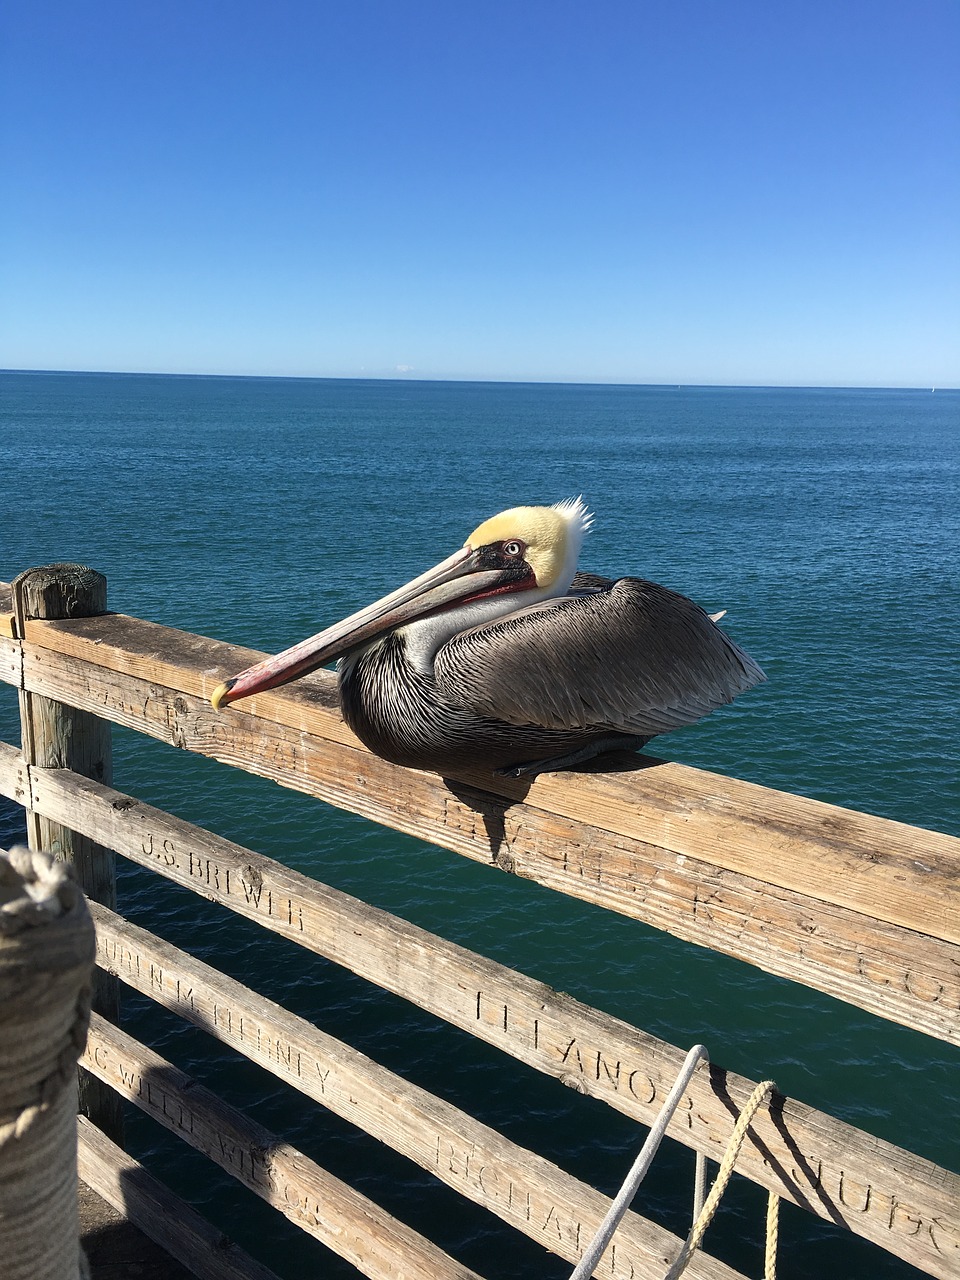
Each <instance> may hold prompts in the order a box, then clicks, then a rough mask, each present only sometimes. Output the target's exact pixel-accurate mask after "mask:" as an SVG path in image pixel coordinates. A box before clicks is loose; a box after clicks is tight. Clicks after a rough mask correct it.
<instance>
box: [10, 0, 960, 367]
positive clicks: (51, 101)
mask: <svg viewBox="0 0 960 1280" xmlns="http://www.w3.org/2000/svg"><path fill="white" fill-rule="evenodd" d="M0 22H2V27H0V184H2V187H3V189H4V190H3V195H2V199H0V366H2V367H6V368H28V369H78V370H79V369H91V370H93V369H98V370H101V369H102V370H117V371H156V372H177V373H219V374H257V375H294V376H323V377H394V378H395V377H400V378H417V379H419V378H443V379H448V378H453V379H497V380H523V381H527V380H529V381H574V382H608V381H612V382H637V383H684V384H688V383H702V384H749V385H777V384H787V385H822V386H832V385H847V386H941V387H943V386H957V385H960V73H958V67H960V5H958V4H957V0H909V3H908V2H907V0H898V2H894V0H862V2H861V0H802V2H801V0H793V3H783V2H781V0H763V2H760V0H757V2H754V0H657V2H656V3H653V2H652V0H589V3H585V2H584V3H582V2H579V0H510V2H509V3H503V2H501V0H483V3H477V2H476V0H436V2H428V0H408V2H407V3H403V4H401V3H399V0H396V2H391V3H388V2H386V0H339V3H336V4H334V3H329V2H324V0H270V2H269V3H267V2H266V0H263V2H261V3H250V2H246V3H245V2H244V0H229V2H227V0H189V2H183V0H164V2H163V3H162V4H161V3H159V2H157V0H153V2H146V3H141V2H139V0H138V2H137V3H130V0H120V2H114V0H102V2H88V3H84V2H83V0H71V2H70V3H66V2H60V3H58V2H47V0H9V3H8V4H7V5H6V6H5V9H4V15H3V18H2V19H0Z"/></svg>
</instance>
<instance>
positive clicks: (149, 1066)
mask: <svg viewBox="0 0 960 1280" xmlns="http://www.w3.org/2000/svg"><path fill="white" fill-rule="evenodd" d="M81 1061H82V1062H83V1064H84V1066H86V1067H87V1069H88V1070H89V1071H90V1072H92V1073H93V1074H94V1075H96V1076H97V1077H98V1078H99V1079H100V1080H103V1081H104V1083H106V1084H109V1085H110V1086H111V1087H112V1088H113V1089H116V1091H117V1092H118V1093H119V1094H120V1096H121V1097H124V1098H127V1099H128V1100H129V1101H131V1102H133V1103H135V1104H136V1105H137V1106H138V1107H139V1108H140V1110H141V1111H144V1112H145V1113H146V1114H147V1115H149V1116H152V1117H153V1119H154V1120H157V1121H159V1123H160V1124H161V1125H163V1126H164V1128H166V1129H169V1130H170V1131H171V1132H172V1133H175V1134H177V1135H178V1136H179V1137H181V1138H183V1139H184V1141H186V1142H187V1143H189V1145H190V1146H192V1147H194V1148H196V1150H197V1151H200V1152H202V1153H203V1154H204V1155H206V1156H209V1157H210V1159H211V1160H213V1162H214V1163H215V1164H218V1165H220V1167H221V1168H222V1169H225V1170H226V1171H227V1173H229V1174H231V1175H232V1176H233V1177H234V1178H236V1179H237V1181H238V1182H241V1183H243V1185H244V1186H246V1187H249V1188H250V1190H251V1191H255V1192H256V1194H257V1195H258V1196H260V1198H261V1199H263V1200H265V1201H266V1202H267V1203H268V1204H270V1205H272V1206H273V1207H274V1208H275V1209H278V1210H279V1211H280V1212H281V1213H282V1214H283V1215H284V1217H286V1218H289V1220H290V1221H291V1222H293V1223H295V1224H296V1225H297V1226H298V1227H301V1228H302V1229H303V1230H304V1231H306V1232H307V1234H308V1235H311V1236H313V1237H314V1238H315V1239H317V1240H319V1241H321V1242H322V1243H323V1244H325V1245H326V1246H327V1247H328V1248H330V1249H332V1250H333V1252H334V1253H337V1254H339V1255H340V1257H342V1258H346V1259H347V1260H348V1261H349V1262H351V1263H352V1264H353V1265H354V1266H355V1267H356V1268H357V1270H358V1271H361V1272H362V1273H363V1274H364V1275H367V1276H370V1277H372V1278H373V1280H398V1277H400V1276H402V1277H404V1280H439V1278H441V1277H442V1278H443V1280H479V1277H478V1276H477V1274H476V1273H475V1272H474V1271H471V1270H470V1268H469V1267H465V1266H463V1265H462V1264H461V1263H458V1262H457V1261H455V1259H453V1258H451V1257H449V1256H448V1255H447V1254H445V1253H444V1252H443V1251H442V1250H440V1249H438V1248H437V1247H436V1245H434V1244H431V1242H430V1241H429V1240H426V1239H425V1238H424V1237H423V1236H421V1235H419V1234H418V1233H417V1232H415V1231H412V1230H411V1229H410V1228H409V1227H407V1226H406V1225H405V1224H404V1223H402V1222H399V1221H398V1220H397V1219H396V1218H394V1217H392V1216H391V1215H390V1214H389V1213H387V1212H386V1211H385V1210H383V1209H381V1208H380V1206H379V1205H377V1204H374V1202H373V1201H372V1200H370V1199H368V1198H367V1197H366V1196H364V1195H361V1194H360V1192H358V1191H355V1190H354V1189H353V1188H352V1187H350V1186H348V1185H347V1184H346V1183H345V1182H341V1181H340V1179H339V1178H335V1177H334V1176H333V1175H332V1174H330V1173H328V1172H327V1171H326V1169H323V1168H321V1166H320V1165H318V1164H317V1163H316V1162H315V1161H313V1160H310V1159H309V1158H308V1157H307V1156H305V1155H303V1154H302V1152H300V1151H298V1150H297V1149H296V1148H295V1147H292V1146H290V1145H289V1143H286V1142H283V1141H282V1140H281V1139H279V1138H278V1137H276V1135H275V1134H273V1133H271V1132H270V1131H269V1130H268V1129H265V1128H264V1127H263V1126H262V1125H260V1124H257V1123H256V1121H254V1120H250V1119H249V1118H248V1117H246V1116H245V1115H243V1114H242V1113H241V1112H239V1111H237V1110H236V1109H235V1108H233V1107H231V1106H229V1105H228V1104H227V1103H225V1102H223V1101H221V1099H220V1098H218V1097H217V1096H216V1095H215V1094H213V1093H211V1092H210V1091H209V1090H208V1089H205V1088H204V1087H203V1086H202V1085H199V1084H197V1082H196V1081H195V1080H193V1079H192V1078H191V1077H190V1076H188V1075H187V1074H186V1073H185V1072H183V1071H180V1070H179V1069H178V1068H177V1067H174V1066H173V1065H172V1064H171V1063H169V1062H167V1061H166V1059H164V1058H161V1057H160V1055H159V1054H157V1053H154V1052H153V1051H152V1050H151V1049H148V1048H146V1047H145V1046H144V1045H141V1044H138V1043H137V1041H136V1040H134V1039H133V1038H132V1037H131V1036H128V1035H127V1034H126V1033H125V1032H123V1031H121V1030H119V1028H117V1027H114V1026H113V1025H112V1024H111V1023H109V1022H107V1021H106V1020H105V1019H103V1018H101V1017H99V1016H98V1015H96V1014H94V1016H93V1018H92V1020H91V1024H90V1037H89V1040H88V1042H87V1047H86V1049H85V1050H84V1054H83V1057H82V1058H81Z"/></svg>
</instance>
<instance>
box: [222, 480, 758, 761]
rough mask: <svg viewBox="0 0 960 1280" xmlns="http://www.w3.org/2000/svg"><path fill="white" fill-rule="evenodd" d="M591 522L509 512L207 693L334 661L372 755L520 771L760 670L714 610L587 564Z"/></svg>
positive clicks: (353, 721) (728, 690)
mask: <svg viewBox="0 0 960 1280" xmlns="http://www.w3.org/2000/svg"><path fill="white" fill-rule="evenodd" d="M592 519H593V517H592V516H591V514H590V513H589V512H588V511H587V508H586V507H585V506H584V504H583V501H582V499H581V498H574V499H567V500H565V501H563V502H558V503H556V504H555V505H554V506H552V507H514V508H512V509H511V510H509V511H503V512H501V513H500V515H496V516H493V517H492V518H491V519H489V520H485V521H484V523H483V524H481V525H480V526H479V528H477V529H475V530H474V531H473V533H471V535H470V537H469V538H468V539H467V540H466V542H465V543H464V545H463V547H462V548H461V549H460V550H459V551H456V552H455V553H454V554H453V555H452V556H449V557H448V558H447V559H446V560H442V561H441V562H440V564H438V565H436V566H435V567H434V568H433V569H428V570H427V572H426V573H423V574H421V575H420V576H419V577H417V578H414V579H413V580H412V581H411V582H408V583H407V584H406V586H403V587H400V588H399V589H398V590H396V591H393V592H391V593H390V594H389V595H386V596H384V597H383V598H382V599H381V600H377V601H376V602H375V603H374V604H371V605H368V606H367V607H366V608H365V609H361V610H360V611H359V612H358V613H354V614H351V615H350V617H348V618H345V619H344V620H343V621H342V622H338V623H335V624H334V625H333V626H332V627H328V628H327V629H326V630H325V631H321V632H319V633H318V634H317V635H315V636H311V637H310V639H308V640H304V641H302V642H301V643H300V644H297V645H294V646H293V648H291V649H287V650H286V651H285V652H283V653H281V654H279V655H278V656H277V657H275V658H267V659H265V660H264V661H262V662H258V663H257V664H256V666H253V667H249V668H248V669H247V670H246V671H243V672H241V673H240V675H238V676H235V677H234V678H233V679H232V680H227V681H225V682H224V683H223V684H221V685H220V686H219V687H218V688H217V690H216V691H215V692H214V694H213V697H212V699H211V701H212V702H213V705H214V707H215V708H216V709H217V710H219V709H220V708H221V707H225V706H226V705H228V704H229V703H231V702H236V701H237V700H238V699H239V698H247V697H249V696H250V695H251V694H254V693H259V692H261V691H262V690H265V689H272V688H275V687H276V686H278V685H282V684H286V683H287V682H288V681H290V680H295V679H296V678H297V677H298V676H302V675H305V674H306V673H307V672H310V671H314V670H316V669H317V668H318V667H321V666H324V665H325V664H327V663H329V662H332V661H333V659H334V658H338V659H339V664H338V675H339V690H340V702H341V706H342V709H343V715H344V718H345V720H346V721H347V724H348V725H349V726H350V728H351V729H352V730H353V731H354V733H356V735H357V737H358V738H360V739H361V741H363V742H364V743H365V744H366V745H367V746H368V747H369V748H370V750H371V751H373V752H375V753H376V754H377V755H379V756H382V757H384V758H385V759H387V760H392V761H393V762H394V763H395V764H400V765H407V766H410V767H413V768H417V769H431V770H435V771H436V772H437V773H441V774H446V773H456V772H460V771H462V770H464V769H470V768H480V769H483V770H491V771H493V772H497V773H502V774H514V775H518V776H519V775H520V774H524V773H525V774H531V775H532V774H536V773H540V772H543V771H544V770H547V769H551V770H552V769H558V768H565V767H569V766H571V765H576V764H580V763H582V762H583V761H585V760H589V759H590V758H591V757H593V756H596V755H599V754H600V753H602V752H606V751H611V750H615V749H618V748H619V749H623V748H627V749H637V748H639V747H642V746H644V745H645V744H646V743H647V742H649V741H650V739H651V738H652V737H655V736H656V735H657V734H661V733H668V732H669V731H670V730H671V729H678V728H680V726H681V725H686V724H692V723H693V722H694V721H696V720H699V719H701V718H702V717H703V716H706V715H708V714H709V713H710V712H711V711H714V710H716V709H717V708H718V707H721V706H723V705H724V704H725V703H728V702H731V701H732V700H733V699H734V698H735V697H736V696H737V695H738V694H740V693H743V692H745V691H746V690H747V689H750V688H752V687H753V686H754V685H756V684H758V683H759V682H760V681H761V680H763V679H764V678H765V677H764V674H763V672H762V671H761V670H760V668H759V667H758V666H757V664H756V663H755V662H754V661H753V659H752V658H751V657H749V656H748V655H747V654H746V653H744V651H743V650H742V649H741V648H740V647H739V646H738V645H736V644H734V642H733V641H732V640H731V639H730V638H729V636H727V635H726V634H725V633H724V632H723V631H721V630H720V628H719V627H718V626H717V625H716V623H715V621H714V619H715V618H719V617H721V616H722V615H721V614H715V615H713V617H711V616H709V615H708V614H706V613H705V612H704V611H703V609H701V608H700V606H699V605H696V604H694V603H693V601H692V600H688V599H687V598H686V596H682V595H678V594H677V593H676V592H674V591H669V590H668V589H667V588H666V587H661V586H658V585H657V584H656V583H655V582H646V581H644V580H643V579H642V578H619V579H618V580H616V581H612V580H610V579H608V578H600V577H597V576H595V575H593V574H587V573H578V572H577V560H578V557H579V554H580V548H581V545H582V543H583V539H584V536H585V535H586V533H587V531H588V530H589V528H590V525H591V523H592Z"/></svg>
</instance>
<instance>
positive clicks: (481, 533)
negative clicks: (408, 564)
mask: <svg viewBox="0 0 960 1280" xmlns="http://www.w3.org/2000/svg"><path fill="white" fill-rule="evenodd" d="M592 520H593V517H592V516H591V514H590V513H589V512H588V510H587V508H586V507H585V506H584V503H583V500H582V499H581V498H568V499H566V500H565V501H563V502H558V503H556V504H555V505H554V506H552V507H512V508H511V509H510V510H509V511H501V512H500V514H499V515H496V516H492V517H491V518H490V519H489V520H485V521H484V522H483V524H481V525H479V526H478V527H477V528H476V529H474V531H473V533H471V534H470V536H469V538H467V540H466V542H465V543H464V544H463V546H462V547H461V549H460V550H459V551H457V552H455V553H454V554H453V555H452V556H448V557H447V559H446V560H442V561H441V562H440V563H439V564H438V565H435V566H434V567H433V568H432V569H428V570H427V572H426V573H422V574H420V576H419V577H417V578H414V579H413V580H412V581H411V582H408V583H406V585H405V586H402V587H400V588H399V589H398V590H396V591H392V592H391V593H390V594H389V595H386V596H383V598H382V599H380V600H377V601H375V602H374V603H373V604H371V605H368V606H367V607H366V608H365V609H361V610H359V611H358V612H357V613H354V614H351V615H350V617H349V618H344V620H343V621H342V622H337V623H335V624H334V625H333V626H332V627H328V628H327V629H326V630H325V631H321V632H319V633H318V634H317V635H315V636H311V637H310V638H309V639H308V640H302V641H301V642H300V643H299V644H297V645H294V646H293V647H292V648H291V649H287V650H285V651H284V652H283V653H281V654H278V655H277V656H276V657H275V658H267V659H265V660H264V661H263V662H258V663H257V664H256V665H255V666H253V667H249V668H248V669H247V670H246V671H242V672H241V673H240V674H239V675H238V676H234V678H233V679H231V680H226V681H224V683H223V684H221V685H219V686H218V687H217V688H216V690H215V691H214V693H213V696H212V698H211V699H210V701H211V702H212V703H213V705H214V707H215V708H216V709H217V710H218V711H219V710H220V708H221V707H223V706H225V705H227V704H228V703H231V702H236V701H237V700H238V699H240V698H246V697H249V696H250V695H251V694H254V693H260V692H263V691H264V690H266V689H273V688H276V687H277V686H278V685H283V684H287V683H289V681H291V680H295V679H297V677H298V676H303V675H307V674H308V673H309V672H311V671H315V670H317V668H318V667H322V666H326V665H327V664H328V663H330V662H332V661H333V660H334V659H335V658H340V657H342V656H343V655H344V654H347V653H350V652H351V651H353V650H355V649H359V648H361V647H362V646H364V645H366V644H369V643H370V642H371V641H373V640H375V639H376V638H377V637H378V636H380V635H382V634H383V633H385V632H387V631H393V630H396V629H397V628H399V627H402V626H404V625H406V624H408V623H412V622H414V621H416V620H419V619H421V618H424V617H428V616H435V615H440V614H453V613H454V612H455V613H456V619H455V620H454V619H453V618H451V623H452V626H453V630H454V631H457V630H461V629H463V628H466V627H468V626H471V625H476V624H478V623H479V622H480V621H483V620H489V619H490V618H493V617H496V616H499V615H501V614H505V613H511V612H513V611H514V610H515V609H521V608H524V607H526V606H528V605H533V604H537V603H539V602H540V601H542V600H548V599H551V598H552V597H554V596H562V595H564V594H565V593H566V591H567V589H568V587H569V586H570V584H571V582H572V581H573V576H574V574H575V573H576V569H577V558H578V556H579V554H580V548H581V545H582V543H583V539H584V536H585V534H586V533H587V531H588V530H589V528H590V525H591V523H592Z"/></svg>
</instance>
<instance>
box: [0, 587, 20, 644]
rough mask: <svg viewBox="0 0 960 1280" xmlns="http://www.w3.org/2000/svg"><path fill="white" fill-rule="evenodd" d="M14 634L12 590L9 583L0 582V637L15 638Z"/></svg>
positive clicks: (15, 629) (15, 631)
mask: <svg viewBox="0 0 960 1280" xmlns="http://www.w3.org/2000/svg"><path fill="white" fill-rule="evenodd" d="M16 634H17V628H16V622H15V619H14V616H13V592H12V588H11V586H10V583H9V582H0V636H15V635H16Z"/></svg>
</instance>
